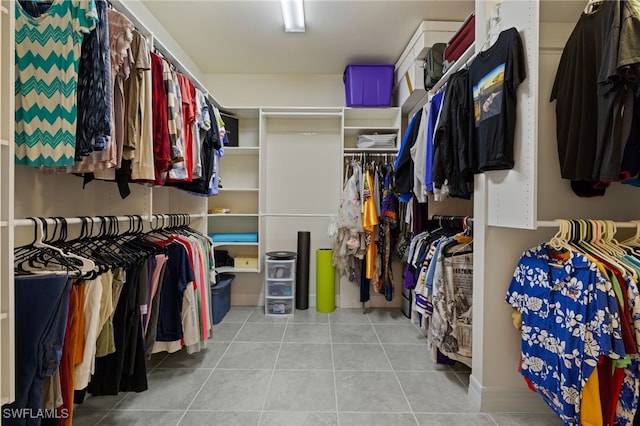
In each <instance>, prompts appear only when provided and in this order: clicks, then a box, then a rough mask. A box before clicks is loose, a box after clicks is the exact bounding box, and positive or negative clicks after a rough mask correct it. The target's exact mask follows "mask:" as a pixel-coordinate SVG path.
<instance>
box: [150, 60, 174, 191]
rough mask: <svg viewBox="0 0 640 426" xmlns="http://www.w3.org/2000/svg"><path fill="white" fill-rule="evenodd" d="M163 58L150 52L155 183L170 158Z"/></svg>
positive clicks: (165, 169) (163, 172) (164, 171)
mask: <svg viewBox="0 0 640 426" xmlns="http://www.w3.org/2000/svg"><path fill="white" fill-rule="evenodd" d="M163 67H164V65H163V60H162V58H161V57H160V56H158V55H156V54H155V53H151V82H152V85H153V90H152V100H153V102H152V112H153V118H152V123H153V153H154V168H155V181H154V184H155V185H162V184H163V183H164V181H165V177H166V173H167V171H168V170H169V164H170V160H171V156H170V150H171V143H170V141H169V122H168V119H167V108H168V107H167V92H166V90H165V86H164V69H163Z"/></svg>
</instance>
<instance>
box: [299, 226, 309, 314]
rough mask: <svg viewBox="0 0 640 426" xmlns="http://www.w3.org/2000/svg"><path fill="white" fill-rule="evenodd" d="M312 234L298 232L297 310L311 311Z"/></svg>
mask: <svg viewBox="0 0 640 426" xmlns="http://www.w3.org/2000/svg"><path fill="white" fill-rule="evenodd" d="M310 249H311V232H305V231H299V232H298V257H297V258H296V309H303V310H304V309H309V256H310V254H309V252H310Z"/></svg>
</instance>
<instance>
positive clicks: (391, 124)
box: [343, 108, 401, 153]
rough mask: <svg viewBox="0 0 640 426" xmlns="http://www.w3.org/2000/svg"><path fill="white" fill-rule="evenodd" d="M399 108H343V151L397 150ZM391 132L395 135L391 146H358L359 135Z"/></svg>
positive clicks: (399, 120) (389, 151)
mask: <svg viewBox="0 0 640 426" xmlns="http://www.w3.org/2000/svg"><path fill="white" fill-rule="evenodd" d="M400 126H401V114H400V108H345V109H344V126H343V134H344V148H343V151H344V152H345V153H351V152H353V153H358V152H381V153H384V152H388V153H394V152H397V151H398V147H399V146H400V138H401V135H400ZM371 134H380V135H383V134H392V135H395V136H396V144H395V146H394V147H393V148H374V147H372V148H358V146H357V141H358V136H360V135H371Z"/></svg>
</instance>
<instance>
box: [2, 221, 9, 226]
mask: <svg viewBox="0 0 640 426" xmlns="http://www.w3.org/2000/svg"><path fill="white" fill-rule="evenodd" d="M0 226H2V227H5V226H9V222H7V221H6V220H0Z"/></svg>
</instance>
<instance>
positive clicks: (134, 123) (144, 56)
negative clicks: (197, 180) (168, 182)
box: [123, 31, 154, 182]
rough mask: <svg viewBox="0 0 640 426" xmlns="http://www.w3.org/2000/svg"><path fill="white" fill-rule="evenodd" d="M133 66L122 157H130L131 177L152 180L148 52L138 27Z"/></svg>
mask: <svg viewBox="0 0 640 426" xmlns="http://www.w3.org/2000/svg"><path fill="white" fill-rule="evenodd" d="M131 53H132V58H133V70H132V72H131V74H130V76H129V79H128V80H127V81H126V83H125V99H126V108H125V115H126V127H125V144H124V148H125V151H124V153H123V158H124V160H129V161H131V166H130V167H131V180H133V181H140V180H141V181H147V182H152V181H153V180H154V167H153V137H152V135H153V120H152V116H153V108H152V81H151V54H150V52H149V45H148V44H147V41H146V40H145V38H144V37H143V36H142V34H140V33H139V32H138V31H134V32H133V40H132V41H131Z"/></svg>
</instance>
